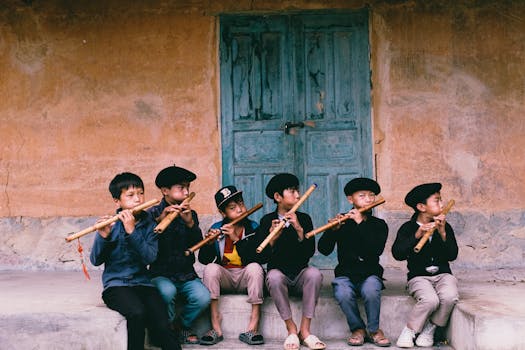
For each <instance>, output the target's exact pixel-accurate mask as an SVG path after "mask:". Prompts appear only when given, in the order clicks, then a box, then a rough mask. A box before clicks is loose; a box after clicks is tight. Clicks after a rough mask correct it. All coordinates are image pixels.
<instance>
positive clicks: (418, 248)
mask: <svg viewBox="0 0 525 350" xmlns="http://www.w3.org/2000/svg"><path fill="white" fill-rule="evenodd" d="M454 203H455V201H454V200H453V199H451V200H449V201H448V203H447V205H446V207H445V208H443V211H442V212H441V214H443V215H447V214H448V212H449V211H450V209H452V206H453V205H454ZM434 231H435V228H432V229H430V230H427V231H426V232H425V234H424V235H423V237H421V238H420V240H419V242H418V243H417V244H416V246H415V247H414V252H416V253H419V252H420V251H421V248H423V246H424V245H425V243H427V241H428V239H429V238H430V236H432V234H433V233H434Z"/></svg>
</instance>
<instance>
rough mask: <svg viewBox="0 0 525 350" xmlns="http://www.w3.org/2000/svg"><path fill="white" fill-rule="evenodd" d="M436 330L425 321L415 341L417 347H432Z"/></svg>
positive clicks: (434, 326) (433, 325)
mask: <svg viewBox="0 0 525 350" xmlns="http://www.w3.org/2000/svg"><path fill="white" fill-rule="evenodd" d="M435 330H436V325H435V324H432V323H431V322H430V321H427V323H426V324H425V327H423V330H422V331H421V333H419V335H418V336H417V339H416V345H417V346H427V347H428V346H432V345H434V331H435Z"/></svg>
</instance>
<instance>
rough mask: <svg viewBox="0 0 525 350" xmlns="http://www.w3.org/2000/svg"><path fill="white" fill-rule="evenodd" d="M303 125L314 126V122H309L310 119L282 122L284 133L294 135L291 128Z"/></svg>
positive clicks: (302, 126)
mask: <svg viewBox="0 0 525 350" xmlns="http://www.w3.org/2000/svg"><path fill="white" fill-rule="evenodd" d="M305 126H309V127H312V128H313V127H314V126H315V123H314V122H310V121H305V122H299V123H292V122H286V123H284V133H285V134H286V135H290V134H291V135H294V134H295V131H294V130H293V129H294V128H300V129H302V128H304V127H305Z"/></svg>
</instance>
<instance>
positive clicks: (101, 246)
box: [89, 229, 117, 266]
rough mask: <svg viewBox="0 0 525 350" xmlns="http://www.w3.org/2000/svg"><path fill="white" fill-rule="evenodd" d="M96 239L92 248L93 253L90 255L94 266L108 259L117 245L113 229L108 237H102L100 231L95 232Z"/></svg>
mask: <svg viewBox="0 0 525 350" xmlns="http://www.w3.org/2000/svg"><path fill="white" fill-rule="evenodd" d="M95 234H96V236H95V240H94V241H93V247H92V248H91V254H90V255H89V260H90V261H91V264H93V266H99V265H102V264H104V263H105V262H106V261H108V258H109V256H110V255H111V252H112V251H113V249H115V247H116V246H117V242H116V241H115V236H116V235H115V234H114V233H113V229H111V233H110V235H109V237H108V238H102V236H101V235H99V233H98V232H96V233H95Z"/></svg>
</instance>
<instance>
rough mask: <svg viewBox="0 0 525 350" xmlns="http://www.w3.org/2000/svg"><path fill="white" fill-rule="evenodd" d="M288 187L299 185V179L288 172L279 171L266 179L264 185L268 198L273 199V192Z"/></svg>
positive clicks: (280, 191)
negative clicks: (266, 182) (266, 183)
mask: <svg viewBox="0 0 525 350" xmlns="http://www.w3.org/2000/svg"><path fill="white" fill-rule="evenodd" d="M290 187H299V179H298V178H297V176H295V175H293V174H289V173H280V174H277V175H275V176H274V177H272V178H271V179H270V181H268V185H266V195H267V196H268V198H270V199H273V195H274V193H275V192H279V193H282V191H283V190H285V189H287V188H290Z"/></svg>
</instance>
